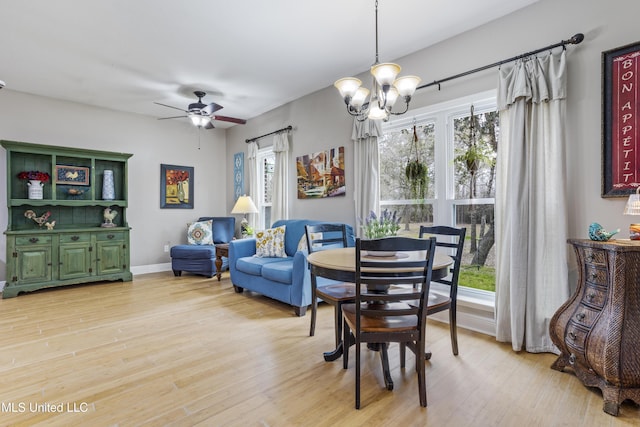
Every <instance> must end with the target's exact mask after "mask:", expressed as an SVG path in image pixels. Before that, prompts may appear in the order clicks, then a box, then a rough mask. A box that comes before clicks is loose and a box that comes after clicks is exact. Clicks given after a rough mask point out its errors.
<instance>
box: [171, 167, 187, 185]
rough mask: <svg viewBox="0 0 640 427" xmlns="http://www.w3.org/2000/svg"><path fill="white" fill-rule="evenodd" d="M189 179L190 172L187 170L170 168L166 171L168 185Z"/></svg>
mask: <svg viewBox="0 0 640 427" xmlns="http://www.w3.org/2000/svg"><path fill="white" fill-rule="evenodd" d="M187 179H189V172H187V171H185V170H178V169H169V170H168V171H167V173H166V182H167V185H175V184H177V183H178V182H182V181H186V180H187Z"/></svg>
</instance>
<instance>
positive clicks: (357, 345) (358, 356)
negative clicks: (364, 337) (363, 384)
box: [345, 338, 361, 409]
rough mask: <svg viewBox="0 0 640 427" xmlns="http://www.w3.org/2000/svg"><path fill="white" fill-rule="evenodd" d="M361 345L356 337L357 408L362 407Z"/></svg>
mask: <svg viewBox="0 0 640 427" xmlns="http://www.w3.org/2000/svg"><path fill="white" fill-rule="evenodd" d="M360 347H361V346H360V340H359V339H357V338H356V409H360ZM345 354H346V353H345ZM346 360H347V359H346V358H345V361H346Z"/></svg>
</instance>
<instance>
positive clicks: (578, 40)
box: [416, 33, 584, 90]
mask: <svg viewBox="0 0 640 427" xmlns="http://www.w3.org/2000/svg"><path fill="white" fill-rule="evenodd" d="M582 40H584V34H582V33H578V34H576V35H574V36H573V37H571V38H570V39H568V40H562V41H561V42H559V43H555V44H552V45H549V46H545V47H541V48H540V49H536V50H532V51H531V52H527V53H523V54H521V55H517V56H514V57H512V58H509V59H503V60H502V61H498V62H494V63H493V64H489V65H485V66H484V67H479V68H474V69H473V70H469V71H465V72H464V73H460V74H456V75H454V76H450V77H447V78H444V79H440V80H434V81H433V82H431V83H427V84H424V85H422V86H418V87H417V88H416V90H418V89H424V88H426V87H429V86H435V85H437V86H438V90H440V83H444V82H448V81H449V80H454V79H457V78H460V77H464V76H468V75H469V74H474V73H477V72H479V71H484V70H486V69H489V68H493V67H498V66H500V65H502V64H506V63H507V62H513V61H516V60H518V59H522V58H526V57H528V56H531V55H535V54H536V53H540V52H544V51H546V50H551V49H554V48H556V47H560V46H562V48H563V49H565V48H566V46H567V45H568V44H579V43H581V42H582Z"/></svg>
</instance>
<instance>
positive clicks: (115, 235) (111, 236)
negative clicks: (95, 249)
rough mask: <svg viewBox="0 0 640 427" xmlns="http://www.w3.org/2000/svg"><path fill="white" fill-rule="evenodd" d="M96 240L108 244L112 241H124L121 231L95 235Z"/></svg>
mask: <svg viewBox="0 0 640 427" xmlns="http://www.w3.org/2000/svg"><path fill="white" fill-rule="evenodd" d="M96 240H98V241H99V242H110V241H114V240H124V232H123V231H114V232H112V233H97V234H96Z"/></svg>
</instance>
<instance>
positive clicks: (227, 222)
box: [171, 216, 236, 277]
mask: <svg viewBox="0 0 640 427" xmlns="http://www.w3.org/2000/svg"><path fill="white" fill-rule="evenodd" d="M209 220H211V230H212V232H213V243H214V244H216V243H229V242H230V241H231V240H232V239H233V234H234V232H235V227H236V219H235V217H227V216H225V217H216V216H213V217H211V216H205V217H201V218H199V219H198V221H209ZM228 266H229V260H228V259H227V258H226V257H223V258H222V270H226V269H227V268H228ZM171 269H172V270H173V274H174V275H175V276H180V275H182V272H183V271H186V272H189V273H193V274H200V275H203V276H207V277H213V276H215V275H216V273H217V269H216V247H215V246H214V245H176V246H173V247H172V248H171Z"/></svg>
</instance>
